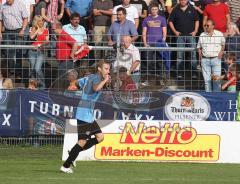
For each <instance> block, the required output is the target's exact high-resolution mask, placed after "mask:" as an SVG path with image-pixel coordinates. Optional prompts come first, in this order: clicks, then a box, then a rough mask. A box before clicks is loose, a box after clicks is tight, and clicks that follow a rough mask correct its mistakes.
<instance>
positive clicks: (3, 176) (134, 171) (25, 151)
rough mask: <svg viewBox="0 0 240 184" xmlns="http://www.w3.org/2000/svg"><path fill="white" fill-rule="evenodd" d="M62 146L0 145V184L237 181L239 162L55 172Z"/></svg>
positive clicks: (83, 166)
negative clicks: (68, 172)
mask: <svg viewBox="0 0 240 184" xmlns="http://www.w3.org/2000/svg"><path fill="white" fill-rule="evenodd" d="M61 154H62V147H60V146H53V147H49V146H43V147H37V148H34V147H21V146H17V147H7V146H1V147H0V184H28V183H29V184H48V183H49V184H72V183H84V184H85V183H86V184H101V183H103V184H127V183H129V184H135V183H136V184H153V183H154V184H155V183H156V184H182V183H183V184H200V183H201V184H209V183H211V184H227V183H229V184H234V183H236V184H239V183H240V164H201V163H159V162H158V163H156V162H155V163H140V162H101V161H79V162H77V165H78V166H77V168H75V169H74V173H73V174H65V173H61V172H60V171H59V168H60V166H61V164H62V161H61Z"/></svg>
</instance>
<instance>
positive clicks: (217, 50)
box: [197, 20, 225, 92]
mask: <svg viewBox="0 0 240 184" xmlns="http://www.w3.org/2000/svg"><path fill="white" fill-rule="evenodd" d="M214 26H215V23H214V22H213V21H212V20H208V21H207V22H206V24H205V28H206V32H203V33H202V34H201V35H200V37H199V40H198V44H197V48H198V54H199V60H200V62H201V65H202V72H203V78H204V82H205V90H206V92H212V91H220V90H221V83H220V81H219V80H217V81H213V80H212V78H216V77H220V76H221V59H222V56H223V53H224V49H225V38H224V36H223V33H222V32H220V31H217V30H215V29H214Z"/></svg>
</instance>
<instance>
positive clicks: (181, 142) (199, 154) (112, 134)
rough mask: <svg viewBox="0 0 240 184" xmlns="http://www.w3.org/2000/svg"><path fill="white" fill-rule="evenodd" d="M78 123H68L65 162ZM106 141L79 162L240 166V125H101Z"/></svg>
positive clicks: (210, 122)
mask: <svg viewBox="0 0 240 184" xmlns="http://www.w3.org/2000/svg"><path fill="white" fill-rule="evenodd" d="M76 124H77V122H76V120H73V119H72V120H68V121H67V122H66V129H65V137H64V146H63V155H62V159H63V160H66V159H67V157H68V150H71V148H72V147H73V146H74V145H75V144H76V142H77V128H76ZM99 124H100V127H102V131H103V133H104V141H103V142H102V143H100V144H98V145H96V146H94V147H92V148H91V149H89V150H86V151H83V152H81V153H80V154H79V156H78V158H77V160H132V161H134V160H135V161H177V162H213V163H240V144H239V143H238V141H239V140H240V134H239V132H240V122H234V121H232V122H229V121H228V122H227V121H226V122H224V121H156V120H154V121H149V120H148V121H136V120H133V121H132V120H116V121H112V122H111V123H108V124H107V123H106V122H105V125H104V124H102V123H101V122H99Z"/></svg>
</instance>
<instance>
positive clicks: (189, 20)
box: [169, 5, 199, 36]
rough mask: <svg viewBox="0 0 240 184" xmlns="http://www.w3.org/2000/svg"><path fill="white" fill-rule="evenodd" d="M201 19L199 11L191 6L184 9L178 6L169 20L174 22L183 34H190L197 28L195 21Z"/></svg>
mask: <svg viewBox="0 0 240 184" xmlns="http://www.w3.org/2000/svg"><path fill="white" fill-rule="evenodd" d="M198 20H199V17H198V13H197V11H196V10H195V9H194V8H193V7H192V6H189V5H188V7H187V9H186V10H185V11H183V10H182V9H181V8H180V6H179V5H178V6H176V7H175V8H174V9H173V11H172V13H171V15H170V17H169V22H172V23H173V25H174V27H175V29H176V30H177V31H178V32H180V33H181V35H182V36H187V35H190V33H192V32H193V31H194V29H195V22H196V21H198Z"/></svg>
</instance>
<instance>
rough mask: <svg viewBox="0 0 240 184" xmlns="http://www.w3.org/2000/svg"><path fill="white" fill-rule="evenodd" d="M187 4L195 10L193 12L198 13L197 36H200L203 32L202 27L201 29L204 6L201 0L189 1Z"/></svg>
mask: <svg viewBox="0 0 240 184" xmlns="http://www.w3.org/2000/svg"><path fill="white" fill-rule="evenodd" d="M189 4H191V5H192V6H193V8H195V10H196V11H197V13H198V17H199V28H198V33H197V35H200V34H201V33H202V32H203V27H202V22H203V10H204V6H203V4H202V1H201V0H192V1H191V0H190V1H189Z"/></svg>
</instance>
